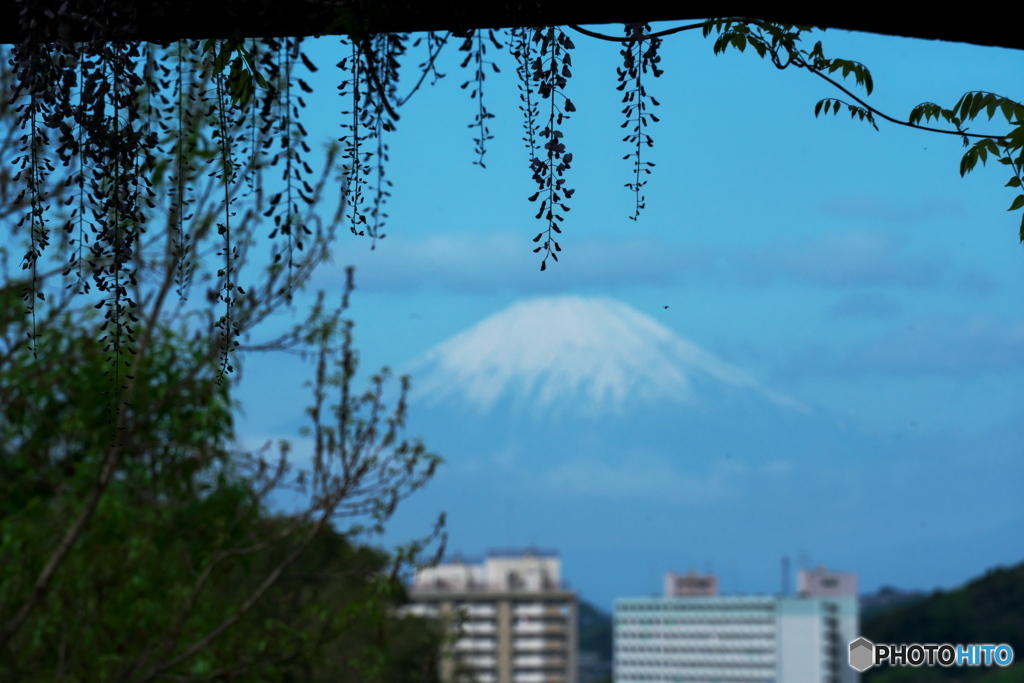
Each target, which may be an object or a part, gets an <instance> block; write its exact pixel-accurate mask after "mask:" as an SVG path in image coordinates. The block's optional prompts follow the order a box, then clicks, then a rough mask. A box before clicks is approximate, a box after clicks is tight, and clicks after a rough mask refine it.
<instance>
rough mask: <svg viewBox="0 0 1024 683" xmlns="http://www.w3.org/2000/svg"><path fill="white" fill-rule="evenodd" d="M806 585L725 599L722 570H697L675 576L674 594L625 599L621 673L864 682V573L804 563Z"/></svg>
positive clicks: (625, 677)
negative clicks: (854, 663)
mask: <svg viewBox="0 0 1024 683" xmlns="http://www.w3.org/2000/svg"><path fill="white" fill-rule="evenodd" d="M680 578H683V579H686V580H683V581H679V579H680ZM797 585H798V592H797V594H796V595H793V596H746V595H742V596H740V595H737V596H722V595H718V594H717V581H716V580H714V577H713V576H709V575H703V576H702V575H699V574H695V573H693V572H691V573H690V574H688V575H685V576H682V577H681V576H680V575H676V574H669V575H668V576H666V578H665V586H666V593H667V595H666V596H665V597H654V598H626V599H619V600H616V602H615V624H614V638H615V646H614V647H615V654H614V657H615V661H614V672H615V680H616V681H617V682H618V683H626V682H628V681H662V682H665V683H668V682H670V681H671V682H673V683H676V682H678V683H858V681H859V674H858V673H857V672H856V671H855V670H854V669H852V668H851V667H850V666H849V665H848V663H847V659H846V649H847V645H848V643H849V642H850V641H851V640H854V639H856V638H857V636H858V635H859V630H860V624H859V616H858V603H857V578H856V576H855V575H853V574H838V573H832V572H827V571H825V570H824V568H821V569H818V570H814V571H806V570H801V571H800V572H799V575H798V580H797ZM712 589H713V590H714V592H713V593H712Z"/></svg>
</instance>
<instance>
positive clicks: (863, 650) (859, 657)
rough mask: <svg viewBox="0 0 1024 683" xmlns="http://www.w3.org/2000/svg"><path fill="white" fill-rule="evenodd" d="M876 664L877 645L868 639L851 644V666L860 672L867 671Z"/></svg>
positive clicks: (861, 639) (859, 639)
mask: <svg viewBox="0 0 1024 683" xmlns="http://www.w3.org/2000/svg"><path fill="white" fill-rule="evenodd" d="M874 664H875V644H874V643H872V642H871V641H870V640H868V639H867V638H858V639H857V640H854V641H852V642H851V643H850V666H852V667H853V668H854V669H856V670H857V671H860V672H864V671H867V670H868V669H870V668H871V667H872V666H874Z"/></svg>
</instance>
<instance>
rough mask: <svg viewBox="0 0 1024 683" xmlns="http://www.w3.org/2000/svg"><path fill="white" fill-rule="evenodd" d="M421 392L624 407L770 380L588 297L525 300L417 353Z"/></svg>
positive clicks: (436, 398) (488, 407)
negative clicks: (698, 385)
mask: <svg viewBox="0 0 1024 683" xmlns="http://www.w3.org/2000/svg"><path fill="white" fill-rule="evenodd" d="M411 374H412V375H413V378H414V380H415V381H414V386H415V387H416V393H415V394H414V398H415V399H419V400H423V401H425V402H427V403H428V404H433V405H437V404H442V403H446V402H454V403H456V404H459V405H463V406H468V407H471V408H472V409H473V410H475V411H478V412H479V413H482V414H486V413H489V412H491V411H492V410H493V409H495V407H496V406H498V405H499V404H504V403H506V402H507V403H508V404H509V407H511V408H512V409H514V410H517V411H523V412H526V413H532V414H540V413H548V414H550V413H570V414H577V415H586V416H599V415H607V414H620V413H622V412H623V411H624V410H625V409H626V408H627V407H629V408H635V407H638V406H650V405H654V404H659V403H665V402H671V403H686V402H697V401H699V400H700V396H699V395H698V392H696V391H695V380H698V381H699V380H708V379H709V380H713V381H714V383H716V384H721V385H725V386H728V387H733V388H738V389H749V390H752V391H754V392H756V393H759V394H761V395H762V396H763V397H765V398H767V399H769V400H771V401H772V402H774V403H778V404H783V405H785V404H788V405H791V406H792V405H796V404H795V402H793V401H790V400H788V399H786V398H784V397H781V396H779V395H777V394H774V393H772V392H770V391H767V390H765V389H763V388H761V387H760V386H759V385H758V383H757V382H756V381H755V380H754V379H753V378H752V377H750V376H749V375H748V374H746V373H745V372H743V371H742V370H740V369H739V368H737V367H735V366H733V365H730V364H729V363H726V362H725V361H723V360H721V359H719V358H718V357H716V356H715V355H714V354H711V353H709V352H707V351H704V350H703V349H701V348H699V347H698V346H696V345H694V344H692V343H690V342H688V341H686V340H685V339H682V338H681V337H679V336H678V335H676V334H675V333H673V332H672V331H671V330H669V329H668V328H666V327H664V326H663V325H661V324H660V323H658V322H656V321H655V320H654V319H652V318H651V317H649V316H646V315H644V314H642V313H640V312H638V311H636V310H635V309H633V308H631V307H629V306H627V305H626V304H623V303H621V302H618V301H615V300H612V299H605V298H591V297H580V296H559V297H545V298H537V299H530V300H524V301H519V302H517V303H515V304H513V305H512V306H510V307H509V308H507V309H505V310H503V311H500V312H498V313H496V314H494V315H492V316H490V317H489V318H486V319H485V320H483V321H481V322H480V323H478V324H476V325H474V326H473V327H471V328H469V329H467V330H465V331H463V332H461V333H459V334H456V335H455V336H454V337H451V338H450V339H448V340H446V341H444V342H442V343H441V344H439V345H437V346H435V347H434V348H432V349H431V350H429V351H428V352H427V353H426V354H424V355H423V356H421V357H420V358H419V359H417V360H416V361H414V363H413V365H412V368H411Z"/></svg>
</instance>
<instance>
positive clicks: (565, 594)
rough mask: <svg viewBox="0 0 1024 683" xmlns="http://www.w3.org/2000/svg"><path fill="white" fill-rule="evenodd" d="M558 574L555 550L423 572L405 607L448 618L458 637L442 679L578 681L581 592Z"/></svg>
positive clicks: (497, 555) (498, 553) (509, 553)
mask: <svg viewBox="0 0 1024 683" xmlns="http://www.w3.org/2000/svg"><path fill="white" fill-rule="evenodd" d="M560 573H561V563H560V561H559V559H558V555H557V553H554V552H550V551H540V550H537V549H533V548H531V549H526V550H494V551H491V552H489V553H488V556H487V558H486V560H485V561H484V563H483V564H468V563H465V562H463V561H461V560H453V561H450V562H447V563H444V564H440V565H438V566H437V567H431V568H427V569H423V570H421V571H419V572H417V573H416V576H415V579H414V581H413V585H412V586H411V587H410V590H409V597H410V599H411V601H412V604H411V605H410V606H409V607H408V608H407V611H408V612H409V613H411V614H417V615H420V616H425V617H434V618H440V619H444V620H446V621H447V622H448V623H449V624H450V625H451V627H452V628H453V629H456V633H457V634H458V636H457V639H456V640H455V642H454V644H453V646H452V647H451V649H450V651H449V652H447V653H445V656H444V657H442V661H441V672H440V673H441V678H442V680H444V681H445V682H446V683H454V682H455V681H462V680H467V681H475V682H476V683H576V650H577V644H576V637H577V636H576V594H575V593H573V592H572V591H570V590H568V589H567V588H566V587H565V586H564V585H563V584H562V581H561V576H560Z"/></svg>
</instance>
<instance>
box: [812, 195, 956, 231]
mask: <svg viewBox="0 0 1024 683" xmlns="http://www.w3.org/2000/svg"><path fill="white" fill-rule="evenodd" d="M818 210H819V211H821V212H822V213H824V214H827V215H832V216H843V217H846V218H855V219H861V220H866V221H871V222H876V221H882V222H885V223H892V224H896V225H906V224H907V223H918V222H920V221H924V220H929V219H932V218H935V217H936V216H960V215H963V214H965V213H966V212H967V210H966V208H965V207H964V205H963V203H962V202H958V201H953V200H950V199H946V198H944V197H933V198H931V199H922V200H918V201H915V202H908V201H905V200H900V201H893V200H889V199H883V198H881V197H833V198H831V199H828V200H826V201H824V202H822V203H821V204H819V205H818Z"/></svg>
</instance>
